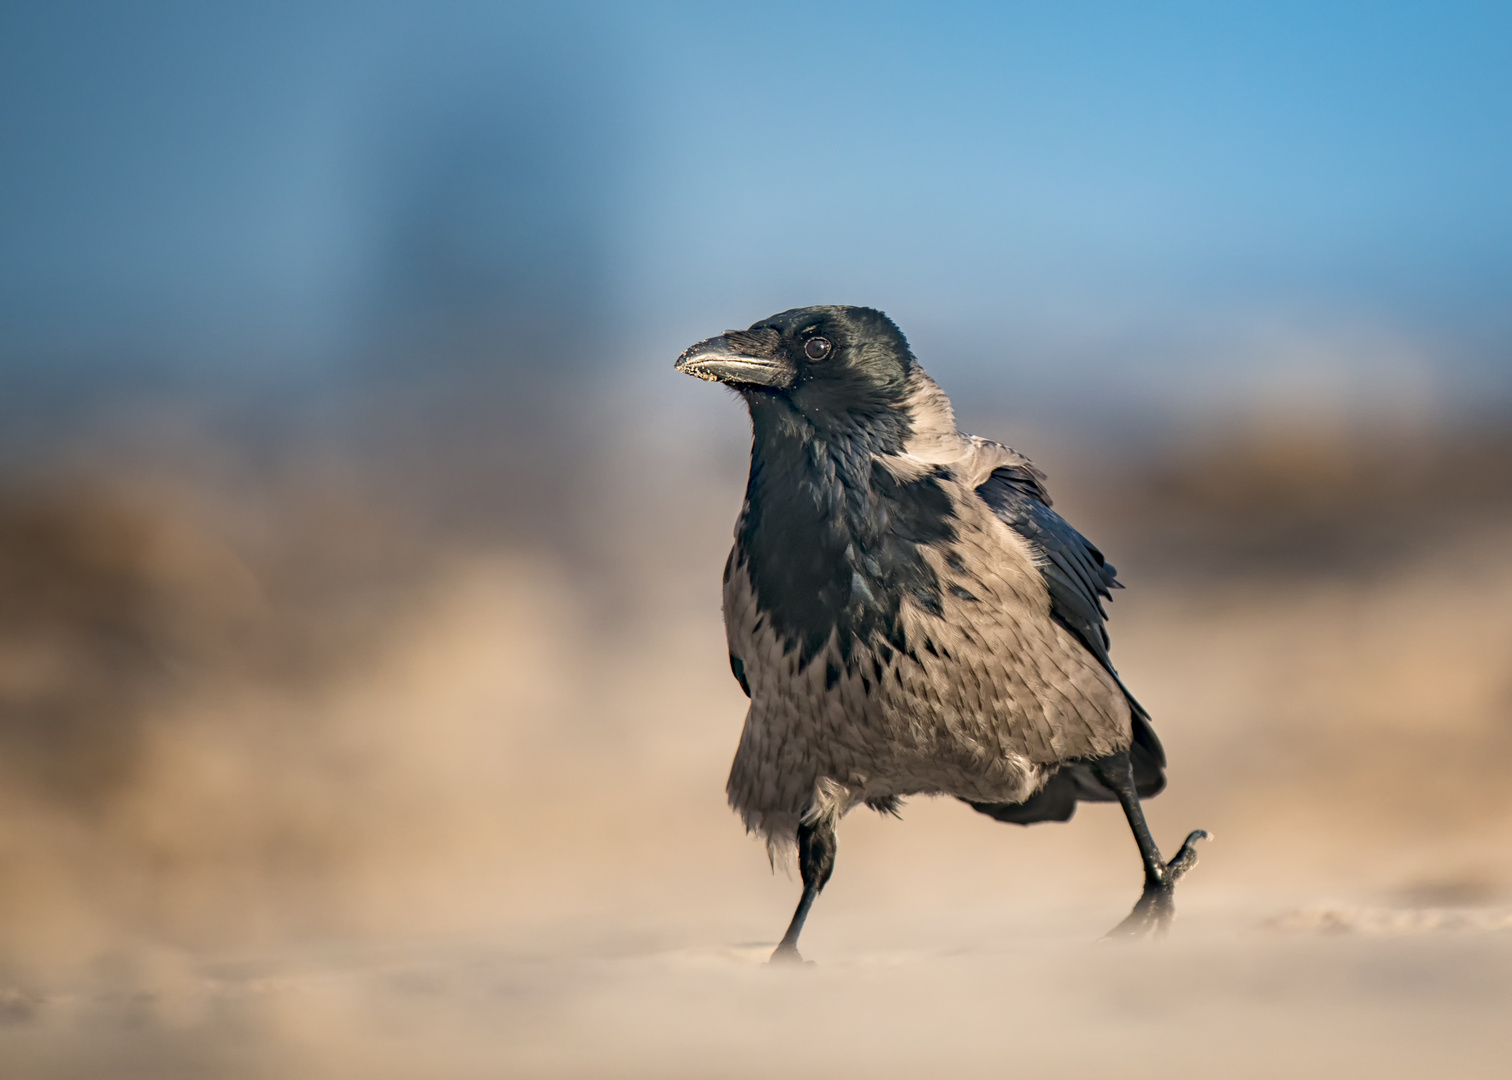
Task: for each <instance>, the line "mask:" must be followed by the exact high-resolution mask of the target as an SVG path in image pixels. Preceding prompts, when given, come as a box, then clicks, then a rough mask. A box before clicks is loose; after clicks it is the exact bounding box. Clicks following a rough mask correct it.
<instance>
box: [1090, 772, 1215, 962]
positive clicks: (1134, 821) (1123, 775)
mask: <svg viewBox="0 0 1512 1080" xmlns="http://www.w3.org/2000/svg"><path fill="white" fill-rule="evenodd" d="M1092 767H1093V769H1094V770H1095V771H1096V773H1097V778H1098V779H1099V780H1101V781H1102V782H1103V783H1104V784H1106V785H1108V787H1109V788H1111V789H1112V791H1113V793H1114V794H1115V795H1117V796H1118V801H1119V803H1120V804H1121V805H1122V806H1123V811H1124V816H1125V817H1127V818H1128V819H1129V828H1130V829H1132V830H1133V831H1134V840H1135V842H1136V843H1137V844H1138V845H1139V855H1140V857H1141V858H1142V859H1143V860H1144V868H1145V880H1144V892H1143V893H1141V894H1140V897H1139V902H1138V903H1136V904H1135V905H1134V910H1133V911H1131V912H1129V915H1128V918H1126V919H1124V921H1123V922H1121V923H1119V924H1118V925H1117V926H1115V927H1114V928H1113V929H1112V930H1110V931H1108V937H1110V938H1111V937H1144V936H1145V935H1146V934H1148V933H1150V932H1151V931H1152V930H1153V931H1154V932H1155V933H1156V934H1157V935H1164V934H1165V933H1166V932H1167V931H1168V930H1169V929H1170V927H1171V920H1172V919H1173V918H1174V917H1175V915H1176V903H1175V899H1174V898H1175V893H1176V882H1177V881H1178V880H1179V879H1180V878H1181V875H1182V874H1185V873H1186V872H1187V871H1188V870H1190V869H1191V868H1192V867H1194V866H1196V865H1197V841H1199V840H1206V839H1207V835H1208V834H1207V833H1206V832H1204V831H1203V830H1202V829H1197V830H1196V831H1194V832H1192V833H1190V834H1189V835H1188V836H1187V838H1186V841H1185V842H1184V843H1183V844H1182V845H1181V850H1180V851H1178V852H1177V853H1176V857H1175V858H1174V859H1172V860H1171V861H1170V862H1165V861H1163V860H1162V859H1161V857H1160V848H1158V847H1156V846H1155V838H1154V837H1153V836H1151V835H1150V827H1149V825H1147V824H1146V823H1145V816H1144V810H1143V808H1141V807H1140V805H1139V792H1138V791H1137V790H1136V789H1135V787H1134V768H1133V766H1132V764H1131V763H1130V761H1129V755H1128V753H1127V752H1125V753H1122V754H1116V755H1114V756H1113V757H1108V758H1104V759H1103V760H1101V761H1098V762H1095V763H1094V764H1093V766H1092Z"/></svg>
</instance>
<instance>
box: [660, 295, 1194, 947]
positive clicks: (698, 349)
mask: <svg viewBox="0 0 1512 1080" xmlns="http://www.w3.org/2000/svg"><path fill="white" fill-rule="evenodd" d="M678 368H679V370H683V371H686V372H688V373H689V374H694V375H697V376H699V377H702V378H708V379H713V380H717V381H721V382H725V383H727V384H729V385H731V386H733V387H734V388H735V389H737V390H738V391H739V392H740V393H741V395H742V396H743V397H744V399H745V401H746V403H747V405H748V407H749V409H750V413H751V417H752V426H753V443H752V460H751V475H750V480H749V482H748V486H747V491H746V498H745V502H744V504H743V506H742V509H741V514H740V518H739V520H738V522H737V524H736V530H735V535H736V540H735V545H734V548H733V550H732V551H731V553H730V558H729V561H728V562H727V564H726V567H725V574H724V614H725V627H726V634H727V638H728V645H729V652H730V663H731V668H732V670H733V672H734V674H735V677H736V678H737V679H738V680H739V681H740V683H741V686H742V688H743V689H744V690H745V691H746V693H747V694H748V696H749V697H750V699H751V701H750V710H749V712H748V714H747V717H746V722H745V728H744V730H743V732H742V734H741V738H740V745H739V748H738V749H737V751H736V754H735V761H734V764H733V766H732V768H731V772H730V777H729V782H728V787H727V790H728V795H729V800H730V804H731V806H732V807H733V808H734V809H735V810H736V811H737V812H738V813H739V814H740V815H741V818H742V820H743V821H744V822H745V824H746V826H747V828H749V829H751V830H752V831H755V832H757V833H759V834H761V835H763V836H764V837H765V838H766V839H767V841H768V843H769V845H771V846H772V847H773V848H774V849H776V848H782V847H785V846H787V845H789V844H791V843H793V842H795V841H796V842H797V846H798V848H799V856H800V867H801V868H802V869H803V870H804V879H805V894H804V900H803V902H802V903H800V907H799V912H798V914H797V915H796V916H795V918H794V924H793V926H792V927H790V929H789V934H788V937H786V938H785V939H784V943H783V947H781V948H779V954H791V955H792V956H796V955H797V952H796V938H797V930H798V929H799V928H801V926H802V922H803V918H804V917H805V916H806V914H807V911H808V906H809V905H810V904H811V903H812V901H813V899H814V897H815V896H816V895H817V893H818V890H819V888H822V883H823V880H827V878H828V874H829V871H830V869H831V868H832V867H833V860H834V839H833V837H834V826H835V824H836V823H837V822H838V820H839V819H840V818H841V817H842V816H843V815H844V814H845V813H846V812H848V811H849V810H851V809H853V808H855V807H857V806H859V805H863V804H865V805H869V806H871V807H873V808H875V809H880V810H886V811H895V810H896V809H897V807H898V805H899V802H900V800H901V799H903V798H904V797H907V796H909V795H917V794H930V795H939V794H944V795H953V796H956V797H958V798H961V799H963V800H965V801H967V802H969V803H970V804H972V805H973V806H974V807H976V808H977V809H979V810H982V811H983V812H985V813H989V814H991V815H992V816H994V817H998V818H1000V819H1002V820H1006V821H1018V822H1023V823H1027V822H1029V821H1036V820H1064V819H1065V818H1067V817H1069V816H1070V813H1071V811H1072V810H1074V807H1075V804H1076V802H1077V801H1078V800H1087V799H1091V800H1112V799H1118V800H1119V801H1121V802H1123V803H1124V804H1125V809H1126V810H1129V809H1130V806H1131V803H1130V800H1132V807H1133V811H1132V812H1131V817H1130V820H1131V824H1134V825H1135V832H1136V836H1137V837H1138V836H1139V835H1140V830H1141V829H1142V827H1143V820H1142V817H1141V818H1140V819H1139V820H1138V821H1137V822H1136V821H1135V816H1136V815H1137V814H1138V797H1139V795H1146V796H1148V795H1152V794H1155V793H1156V792H1158V791H1159V790H1160V789H1161V788H1162V787H1163V786H1164V771H1163V769H1164V765H1165V756H1164V752H1163V750H1162V749H1161V746H1160V743H1159V740H1158V739H1157V738H1156V736H1155V733H1154V730H1153V728H1152V727H1151V725H1150V722H1149V717H1148V715H1147V714H1146V713H1145V711H1144V710H1143V709H1142V708H1141V707H1140V706H1139V705H1138V703H1137V702H1136V701H1135V700H1134V699H1133V697H1132V696H1131V695H1130V694H1129V693H1128V692H1127V690H1126V689H1125V688H1124V686H1123V684H1122V683H1121V681H1120V680H1119V678H1118V675H1117V673H1116V671H1115V670H1114V668H1113V665H1112V662H1111V659H1110V657H1109V651H1108V649H1109V643H1108V636H1107V632H1106V629H1105V627H1104V620H1105V618H1106V612H1105V610H1104V608H1103V606H1102V600H1104V599H1107V598H1109V597H1110V595H1111V594H1110V590H1111V589H1113V588H1117V587H1119V586H1118V583H1117V580H1116V578H1115V576H1114V571H1113V568H1112V567H1111V566H1109V565H1108V564H1107V563H1106V561H1105V560H1104V559H1103V556H1102V554H1101V553H1100V552H1099V551H1098V550H1097V548H1096V547H1095V546H1093V545H1092V544H1091V543H1090V542H1088V541H1087V540H1086V539H1085V538H1084V537H1083V536H1081V534H1080V533H1078V532H1077V531H1076V530H1075V529H1073V528H1072V527H1071V526H1070V525H1069V524H1067V523H1066V522H1065V521H1064V519H1062V518H1061V517H1060V516H1059V515H1058V514H1056V513H1055V511H1054V510H1053V509H1052V508H1051V503H1050V497H1049V494H1048V492H1047V490H1046V488H1045V483H1044V475H1043V474H1042V473H1041V472H1039V470H1037V469H1036V468H1035V467H1034V465H1033V464H1032V463H1031V462H1030V461H1029V460H1028V459H1027V458H1025V457H1023V456H1022V455H1020V454H1018V453H1017V452H1015V451H1013V450H1011V449H1009V448H1008V447H1006V446H1002V445H1000V444H998V443H995V442H991V441H988V440H986V439H980V438H976V437H973V436H969V435H963V434H961V433H960V432H959V431H957V429H956V425H955V416H954V413H953V411H952V409H951V406H950V402H949V400H948V399H947V398H946V396H945V394H944V392H943V391H941V389H940V388H939V387H938V386H937V385H936V384H935V382H934V381H933V380H932V379H931V378H930V377H929V375H928V374H926V373H925V372H924V370H923V368H922V367H920V366H919V365H918V363H917V362H916V361H915V360H914V358H913V355H912V353H911V352H910V350H909V349H908V345H907V342H906V341H905V340H904V338H903V335H902V334H901V333H900V332H899V331H898V329H897V327H896V326H894V325H893V324H892V322H891V321H890V320H888V319H887V318H886V317H885V316H883V315H882V314H881V313H880V312H876V311H873V310H871V309H868V308H837V307H820V308H803V309H795V310H793V311H789V312H783V313H782V314H780V315H776V316H773V317H772V318H770V319H766V320H763V321H762V322H760V323H757V324H756V325H755V326H753V327H751V328H750V329H749V330H747V331H731V332H729V333H727V334H726V335H724V336H722V337H719V338H713V339H710V340H708V341H705V342H700V343H699V344H698V345H695V346H694V347H693V348H691V349H689V350H688V351H687V352H685V353H684V354H683V355H682V357H680V358H679V360H678ZM1125 789H1127V790H1125ZM1195 836H1196V834H1194V838H1195ZM1141 847H1142V849H1143V847H1144V840H1143V839H1141ZM1150 847H1151V848H1152V849H1153V842H1151V844H1150ZM1189 852H1190V841H1189V843H1188V845H1187V847H1185V848H1183V855H1182V856H1178V859H1177V860H1173V861H1172V864H1171V865H1173V866H1174V864H1175V863H1178V862H1180V861H1181V859H1182V858H1183V856H1185V855H1187V854H1188V853H1189ZM821 856H822V857H821ZM1158 858H1159V857H1158V852H1155V860H1156V861H1157V862H1158ZM1192 861H1195V854H1191V855H1190V857H1189V858H1188V859H1187V863H1190V862H1192ZM1146 864H1147V866H1146V870H1147V874H1146V878H1147V888H1146V892H1147V894H1148V893H1149V892H1150V886H1151V882H1152V881H1154V880H1155V879H1158V878H1159V877H1160V871H1157V870H1155V869H1153V868H1152V867H1153V864H1152V863H1151V860H1150V859H1149V858H1148V857H1147V858H1146ZM1160 866H1162V867H1166V866H1167V864H1164V863H1161V864H1160ZM1184 868H1185V867H1184V866H1182V867H1181V868H1180V869H1175V870H1172V871H1171V872H1170V873H1169V875H1168V876H1170V882H1169V883H1168V884H1167V885H1165V886H1163V888H1164V891H1165V894H1166V895H1165V903H1164V906H1163V908H1162V911H1161V912H1160V913H1157V914H1158V915H1159V917H1152V918H1153V921H1152V920H1151V919H1146V920H1144V921H1145V922H1149V923H1151V925H1155V924H1157V923H1158V924H1160V925H1163V924H1164V923H1165V922H1167V921H1168V920H1169V903H1168V901H1169V892H1170V888H1169V886H1170V885H1173V884H1174V878H1175V876H1178V875H1179V873H1180V872H1181V869H1184ZM1168 869H1169V868H1168ZM811 870H812V873H811V872H810V871H811ZM1157 891H1158V890H1157ZM1141 903H1142V904H1143V903H1145V901H1144V900H1143V899H1142V901H1141ZM1147 906H1150V905H1147ZM1153 907H1154V908H1161V907H1162V905H1161V904H1160V903H1154V905H1153ZM1152 910H1153V908H1152ZM1137 914H1138V909H1136V915H1137ZM1133 918H1134V916H1131V919H1133ZM1147 928H1148V927H1147V926H1141V927H1139V929H1147Z"/></svg>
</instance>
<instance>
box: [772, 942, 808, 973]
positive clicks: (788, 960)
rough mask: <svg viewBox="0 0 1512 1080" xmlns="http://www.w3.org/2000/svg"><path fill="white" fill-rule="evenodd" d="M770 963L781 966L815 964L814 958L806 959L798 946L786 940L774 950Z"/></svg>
mask: <svg viewBox="0 0 1512 1080" xmlns="http://www.w3.org/2000/svg"><path fill="white" fill-rule="evenodd" d="M767 963H768V964H776V965H777V966H779V967H797V966H799V965H801V964H806V965H809V966H813V963H814V962H813V961H812V960H805V959H804V958H803V957H802V956H800V955H799V954H798V946H797V945H793V944H790V943H789V942H786V941H784V942H783V943H782V944H781V945H778V946H777V948H776V949H775V950H774V951H773V952H772V958H771V959H770V960H768V961H767Z"/></svg>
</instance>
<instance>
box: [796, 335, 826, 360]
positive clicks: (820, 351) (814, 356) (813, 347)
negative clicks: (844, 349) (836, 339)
mask: <svg viewBox="0 0 1512 1080" xmlns="http://www.w3.org/2000/svg"><path fill="white" fill-rule="evenodd" d="M831 348H832V346H831V345H830V343H829V338H822V337H811V338H809V339H808V340H807V341H806V342H804V343H803V355H804V356H806V357H808V358H809V359H810V360H823V359H824V358H825V357H826V356H828V355H829V354H830V349H831Z"/></svg>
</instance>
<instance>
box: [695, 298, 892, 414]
mask: <svg viewBox="0 0 1512 1080" xmlns="http://www.w3.org/2000/svg"><path fill="white" fill-rule="evenodd" d="M675 367H676V369H677V370H678V371H681V372H683V373H684V374H687V375H692V376H694V377H696V378H699V379H707V380H709V381H710V382H722V383H724V384H725V385H727V386H730V387H733V388H734V389H735V390H737V391H739V392H740V393H741V394H742V395H743V396H744V397H745V399H746V401H747V402H748V403H749V404H750V406H751V411H752V413H753V415H754V414H756V413H757V411H758V410H759V409H761V408H762V407H763V406H764V405H767V404H774V405H780V406H786V407H787V408H790V409H791V410H794V411H796V412H797V413H800V414H802V416H803V417H805V418H806V419H807V420H808V421H809V422H810V423H811V424H813V425H815V426H816V427H819V428H821V429H834V428H837V427H851V426H854V425H863V426H865V425H871V424H875V423H876V421H877V420H878V419H880V418H882V417H884V416H887V415H889V414H897V413H899V412H901V411H902V410H903V409H904V408H905V403H906V401H907V400H908V397H909V394H910V390H911V387H910V375H911V374H912V373H913V372H914V370H915V367H916V365H915V363H914V358H913V353H912V352H910V351H909V348H908V342H907V341H906V340H905V339H904V337H903V333H902V331H900V330H899V329H898V328H897V326H895V325H894V324H893V321H892V320H891V319H889V318H888V317H887V316H886V315H884V314H882V312H880V311H877V310H875V309H873V308H865V307H839V306H822V307H806V308H794V309H793V310H791V311H784V312H782V313H781V314H779V315H773V316H772V317H771V318H769V319H762V320H761V321H760V322H758V323H756V324H754V325H753V326H752V327H751V328H750V329H749V330H729V331H726V332H725V333H723V334H721V335H720V336H719V337H712V338H708V339H707V340H705V341H700V342H699V343H698V344H697V345H694V346H693V347H692V348H690V349H688V350H687V351H686V352H684V353H683V354H682V355H681V356H679V357H678V358H677V363H676V365H675Z"/></svg>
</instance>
